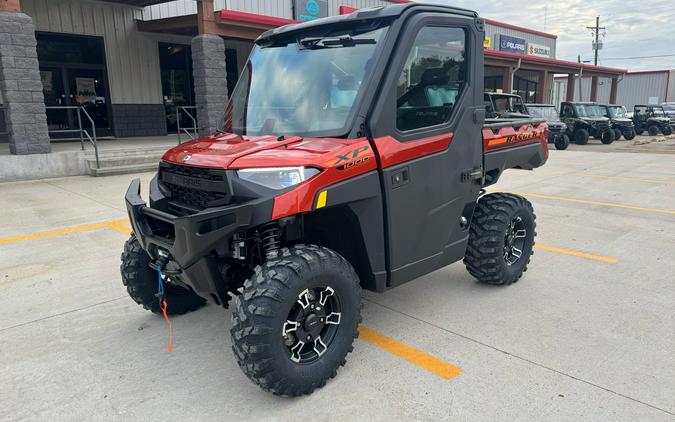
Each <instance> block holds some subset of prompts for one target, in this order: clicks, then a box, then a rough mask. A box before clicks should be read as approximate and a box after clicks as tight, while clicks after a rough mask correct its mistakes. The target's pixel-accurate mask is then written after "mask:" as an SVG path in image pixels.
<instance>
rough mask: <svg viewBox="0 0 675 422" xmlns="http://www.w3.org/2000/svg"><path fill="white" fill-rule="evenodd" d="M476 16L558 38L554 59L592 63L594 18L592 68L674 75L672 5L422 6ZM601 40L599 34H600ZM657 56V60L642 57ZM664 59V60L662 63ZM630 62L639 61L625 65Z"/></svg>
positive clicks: (657, 1)
mask: <svg viewBox="0 0 675 422" xmlns="http://www.w3.org/2000/svg"><path fill="white" fill-rule="evenodd" d="M423 2H425V3H441V4H447V5H451V6H458V7H463V8H467V9H472V10H476V11H477V12H478V13H479V14H480V15H481V16H482V17H485V18H490V19H494V20H498V21H502V22H506V23H510V24H513V25H519V26H524V27H526V28H531V29H536V30H539V31H545V32H550V33H553V34H556V35H558V40H557V52H556V56H557V57H556V58H558V59H562V60H571V61H576V60H577V56H578V55H579V54H581V60H591V63H592V60H593V50H592V49H591V41H592V38H593V36H592V32H591V31H590V30H588V29H586V26H595V17H596V16H600V26H604V27H606V28H607V29H605V30H604V34H605V36H604V40H603V42H604V46H603V49H602V50H600V53H599V57H598V65H601V66H609V67H618V68H621V69H628V70H629V71H640V70H663V69H675V31H673V28H674V27H675V2H674V1H673V0H649V1H621V0H594V1H588V0H564V1H545V0H543V1H536V0H535V1H532V0H530V1H527V0H500V1H489V2H488V1H470V0H423ZM600 33H601V35H602V33H603V31H600ZM601 39H602V38H601ZM645 56H657V57H645ZM665 56H670V57H665ZM632 57H644V58H638V59H629V58H632Z"/></svg>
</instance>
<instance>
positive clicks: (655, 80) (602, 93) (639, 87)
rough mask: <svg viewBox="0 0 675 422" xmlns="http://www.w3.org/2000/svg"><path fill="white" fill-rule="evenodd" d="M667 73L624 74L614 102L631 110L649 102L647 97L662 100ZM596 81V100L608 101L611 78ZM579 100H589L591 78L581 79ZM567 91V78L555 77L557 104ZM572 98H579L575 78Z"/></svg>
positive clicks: (576, 99) (577, 99)
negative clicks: (580, 96) (637, 105)
mask: <svg viewBox="0 0 675 422" xmlns="http://www.w3.org/2000/svg"><path fill="white" fill-rule="evenodd" d="M667 78H668V75H667V73H665V72H664V73H648V74H637V75H631V74H628V75H626V76H625V77H624V78H623V80H621V81H620V82H619V88H618V91H617V96H616V102H617V104H620V105H623V106H626V108H627V109H628V110H632V109H633V106H634V105H636V104H647V103H649V97H659V102H664V94H665V92H666V83H667ZM598 83H599V84H600V85H599V86H598V102H601V103H608V102H609V94H610V91H611V89H612V80H611V79H610V78H599V79H598ZM581 91H582V98H581V101H590V98H591V78H582V79H581ZM566 92H567V79H566V78H565V79H556V81H555V87H554V93H555V95H556V99H557V103H556V104H557V105H560V101H565V95H566ZM574 100H575V101H580V100H579V82H578V80H576V82H575V87H574Z"/></svg>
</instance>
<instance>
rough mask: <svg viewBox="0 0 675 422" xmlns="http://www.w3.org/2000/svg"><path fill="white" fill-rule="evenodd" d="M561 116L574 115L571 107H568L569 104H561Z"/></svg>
mask: <svg viewBox="0 0 675 422" xmlns="http://www.w3.org/2000/svg"><path fill="white" fill-rule="evenodd" d="M562 116H563V117H574V113H572V107H570V105H569V104H565V105H564V106H563V109H562Z"/></svg>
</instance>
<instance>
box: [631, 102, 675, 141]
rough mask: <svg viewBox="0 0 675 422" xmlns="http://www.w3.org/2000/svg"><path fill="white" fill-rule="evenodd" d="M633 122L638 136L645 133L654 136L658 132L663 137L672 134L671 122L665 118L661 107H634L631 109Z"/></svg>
mask: <svg viewBox="0 0 675 422" xmlns="http://www.w3.org/2000/svg"><path fill="white" fill-rule="evenodd" d="M633 122H634V123H635V131H636V132H637V134H638V135H642V134H643V133H644V132H645V131H647V133H648V134H649V135H650V136H656V135H658V134H659V132H661V133H662V134H664V135H670V134H671V133H673V126H672V124H673V121H671V120H670V118H668V117H667V115H666V112H665V111H664V110H663V107H661V106H658V105H643V104H641V105H636V106H635V107H634V108H633Z"/></svg>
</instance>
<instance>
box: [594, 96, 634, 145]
mask: <svg viewBox="0 0 675 422" xmlns="http://www.w3.org/2000/svg"><path fill="white" fill-rule="evenodd" d="M600 108H601V109H602V110H603V111H604V114H603V115H604V116H605V117H607V118H608V119H609V122H610V124H611V127H612V130H613V131H614V137H615V140H617V141H618V140H619V139H621V137H622V136H623V137H624V138H625V139H626V140H627V141H630V140H632V139H633V138H635V135H636V133H635V125H634V124H633V120H631V119H629V118H628V117H627V116H626V113H627V112H626V107H624V106H620V105H616V104H605V105H600Z"/></svg>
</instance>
